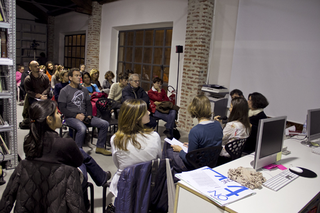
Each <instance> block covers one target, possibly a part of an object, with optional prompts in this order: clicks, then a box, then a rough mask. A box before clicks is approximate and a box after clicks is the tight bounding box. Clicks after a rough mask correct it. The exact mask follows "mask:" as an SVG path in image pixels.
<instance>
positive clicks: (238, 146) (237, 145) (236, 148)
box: [224, 138, 247, 160]
mask: <svg viewBox="0 0 320 213" xmlns="http://www.w3.org/2000/svg"><path fill="white" fill-rule="evenodd" d="M246 141H247V138H241V139H237V140H234V141H231V142H229V143H227V144H226V145H225V147H224V148H225V149H226V151H227V152H228V153H229V155H230V159H231V160H235V159H237V158H240V157H241V154H242V151H243V149H244V145H245V143H246Z"/></svg>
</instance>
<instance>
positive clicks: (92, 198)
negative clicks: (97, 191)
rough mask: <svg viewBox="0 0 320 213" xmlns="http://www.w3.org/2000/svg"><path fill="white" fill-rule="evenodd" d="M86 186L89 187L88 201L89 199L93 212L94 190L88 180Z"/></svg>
mask: <svg viewBox="0 0 320 213" xmlns="http://www.w3.org/2000/svg"><path fill="white" fill-rule="evenodd" d="M87 187H88V188H90V201H91V212H94V191H93V184H92V183H90V182H88V183H87Z"/></svg>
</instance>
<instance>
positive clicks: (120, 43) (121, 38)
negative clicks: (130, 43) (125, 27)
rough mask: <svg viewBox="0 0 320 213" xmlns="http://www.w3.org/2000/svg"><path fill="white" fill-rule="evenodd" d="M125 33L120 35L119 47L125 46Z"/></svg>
mask: <svg viewBox="0 0 320 213" xmlns="http://www.w3.org/2000/svg"><path fill="white" fill-rule="evenodd" d="M125 35H126V34H125V32H121V33H120V35H119V45H120V46H124V41H125Z"/></svg>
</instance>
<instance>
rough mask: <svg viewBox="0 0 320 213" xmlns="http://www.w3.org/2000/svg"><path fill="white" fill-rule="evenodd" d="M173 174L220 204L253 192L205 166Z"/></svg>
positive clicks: (222, 204)
mask: <svg viewBox="0 0 320 213" xmlns="http://www.w3.org/2000/svg"><path fill="white" fill-rule="evenodd" d="M175 176H176V177H177V178H179V179H180V180H183V181H184V182H186V183H187V184H189V185H190V186H192V187H193V188H195V189H196V190H197V191H198V192H200V193H201V194H203V195H205V196H207V197H208V198H209V199H211V200H213V201H215V202H216V203H218V204H219V205H221V206H225V205H227V204H229V203H232V202H234V201H237V200H239V199H242V198H244V197H246V196H249V195H252V194H255V192H254V191H253V190H251V189H249V188H247V187H244V186H242V185H240V184H239V183H237V182H235V181H232V180H230V179H229V178H228V177H226V176H224V175H222V174H220V173H219V172H217V171H215V170H213V169H211V168H209V167H207V166H205V167H202V168H200V169H196V170H193V171H189V172H182V173H179V174H176V175H175Z"/></svg>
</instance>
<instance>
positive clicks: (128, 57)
mask: <svg viewBox="0 0 320 213" xmlns="http://www.w3.org/2000/svg"><path fill="white" fill-rule="evenodd" d="M126 61H129V62H132V47H127V48H126Z"/></svg>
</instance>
